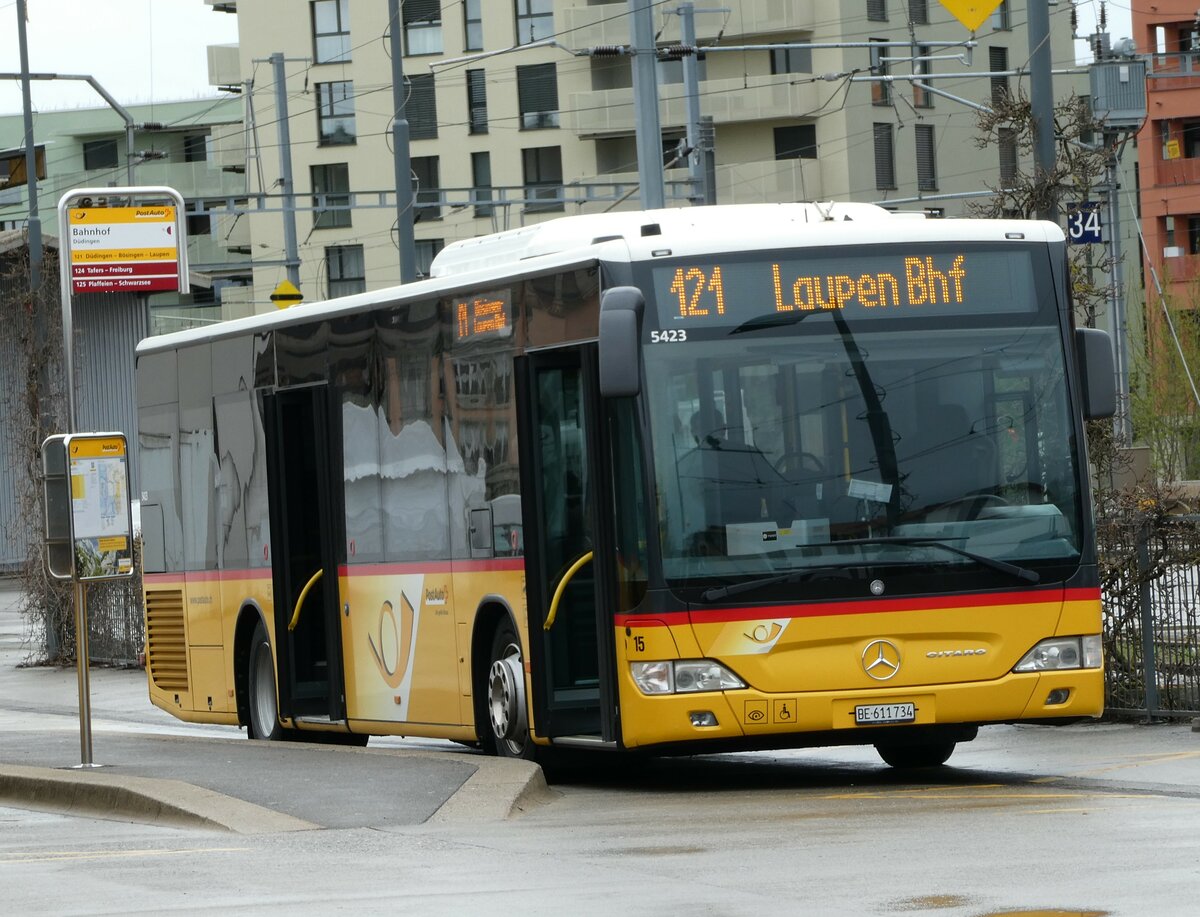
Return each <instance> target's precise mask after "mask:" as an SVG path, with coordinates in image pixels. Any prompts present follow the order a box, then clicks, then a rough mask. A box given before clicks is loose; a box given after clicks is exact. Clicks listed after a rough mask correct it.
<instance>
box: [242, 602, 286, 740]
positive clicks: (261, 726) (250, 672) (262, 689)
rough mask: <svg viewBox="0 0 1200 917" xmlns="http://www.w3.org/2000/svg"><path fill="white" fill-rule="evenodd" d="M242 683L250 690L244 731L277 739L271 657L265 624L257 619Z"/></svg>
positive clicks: (280, 731)
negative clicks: (247, 719)
mask: <svg viewBox="0 0 1200 917" xmlns="http://www.w3.org/2000/svg"><path fill="white" fill-rule="evenodd" d="M246 685H247V687H248V688H249V694H250V705H249V707H250V711H249V712H250V716H249V720H250V722H249V723H248V725H247V729H246V734H247V735H248V736H249V737H250V738H251V739H279V738H282V737H283V727H282V726H280V725H279V703H278V700H277V699H276V694H275V660H274V658H273V657H272V656H271V639H270V637H268V636H267V628H266V626H265V625H264V624H263V622H262V621H259V622H258V624H257V625H256V626H255V628H254V636H253V638H251V642H250V657H249V663H248V665H247V670H246Z"/></svg>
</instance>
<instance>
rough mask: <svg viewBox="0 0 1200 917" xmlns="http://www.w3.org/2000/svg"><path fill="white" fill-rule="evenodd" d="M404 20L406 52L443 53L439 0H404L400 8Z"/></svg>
mask: <svg viewBox="0 0 1200 917" xmlns="http://www.w3.org/2000/svg"><path fill="white" fill-rule="evenodd" d="M400 18H401V19H403V20H404V53H405V54H406V55H407V56H409V57H413V56H415V55H418V54H441V53H442V6H441V3H440V2H439V0H404V4H403V5H402V6H401V8H400Z"/></svg>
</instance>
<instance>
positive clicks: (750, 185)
mask: <svg viewBox="0 0 1200 917" xmlns="http://www.w3.org/2000/svg"><path fill="white" fill-rule="evenodd" d="M824 197H825V194H824V191H823V186H822V183H821V163H820V160H817V159H780V160H765V161H762V162H739V163H737V164H736V165H728V166H717V201H718V202H719V203H722V204H775V203H780V202H783V201H816V200H821V199H823V198H824Z"/></svg>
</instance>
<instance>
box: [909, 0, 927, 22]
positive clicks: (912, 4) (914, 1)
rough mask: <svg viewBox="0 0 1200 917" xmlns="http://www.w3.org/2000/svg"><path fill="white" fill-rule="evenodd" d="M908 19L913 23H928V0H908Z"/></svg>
mask: <svg viewBox="0 0 1200 917" xmlns="http://www.w3.org/2000/svg"><path fill="white" fill-rule="evenodd" d="M908 21H909V22H911V23H912V24H913V25H929V0H908Z"/></svg>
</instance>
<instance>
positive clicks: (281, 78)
mask: <svg viewBox="0 0 1200 917" xmlns="http://www.w3.org/2000/svg"><path fill="white" fill-rule="evenodd" d="M267 60H268V61H269V62H270V64H271V67H272V75H273V76H274V79H275V118H276V120H277V122H278V123H279V175H280V178H279V184H280V188H281V189H282V191H283V249H284V254H283V256H284V265H285V267H286V268H287V278H288V280H289V281H291V282H292V284H293V285H294V286H295V287H296V288H297V289H299V287H300V252H299V247H298V246H297V244H296V191H295V186H294V185H293V183H292V135H291V131H290V130H289V128H288V101H287V78H286V74H285V73H284V68H283V62H284V58H283V52H281V51H276V52H275V53H274V54H272V55H271V56H270V57H268V58H267Z"/></svg>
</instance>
